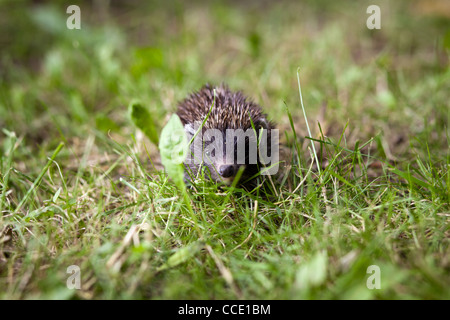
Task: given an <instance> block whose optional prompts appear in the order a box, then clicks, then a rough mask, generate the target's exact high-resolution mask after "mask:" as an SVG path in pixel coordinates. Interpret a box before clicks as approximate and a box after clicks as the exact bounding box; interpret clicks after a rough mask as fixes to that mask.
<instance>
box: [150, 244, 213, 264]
mask: <svg viewBox="0 0 450 320" xmlns="http://www.w3.org/2000/svg"><path fill="white" fill-rule="evenodd" d="M204 245H205V244H204V242H203V241H196V242H194V243H191V244H189V245H187V246H186V247H183V248H181V249H178V250H177V251H176V252H175V253H174V254H173V255H171V256H170V257H169V259H167V261H166V263H164V264H163V265H162V266H161V267H159V268H158V271H162V270H165V269H168V268H173V267H175V266H177V265H179V264H181V263H183V262H186V261H188V260H189V259H190V258H192V257H193V256H194V255H195V254H196V253H197V252H198V251H199V250H200V249H201V248H203V247H204Z"/></svg>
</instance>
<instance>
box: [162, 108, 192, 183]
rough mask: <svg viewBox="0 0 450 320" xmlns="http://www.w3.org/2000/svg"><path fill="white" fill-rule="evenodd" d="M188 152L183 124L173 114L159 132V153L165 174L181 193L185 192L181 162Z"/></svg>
mask: <svg viewBox="0 0 450 320" xmlns="http://www.w3.org/2000/svg"><path fill="white" fill-rule="evenodd" d="M188 150H189V143H188V141H187V137H186V133H185V131H184V127H183V124H182V123H181V120H180V118H179V117H178V116H177V115H176V114H173V115H172V117H171V118H170V120H169V122H168V123H167V124H166V126H165V127H164V128H163V129H162V131H161V137H160V141H159V152H160V154H161V163H162V164H163V166H164V168H165V169H166V172H167V174H168V175H169V177H170V178H172V180H173V181H174V182H175V184H176V185H177V186H178V187H179V188H180V189H181V190H182V191H184V190H185V184H184V181H183V177H184V166H183V162H184V161H185V160H186V157H187V154H188Z"/></svg>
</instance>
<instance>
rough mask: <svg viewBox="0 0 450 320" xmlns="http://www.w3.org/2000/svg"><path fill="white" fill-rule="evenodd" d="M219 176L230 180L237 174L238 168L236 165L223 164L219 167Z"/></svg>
mask: <svg viewBox="0 0 450 320" xmlns="http://www.w3.org/2000/svg"><path fill="white" fill-rule="evenodd" d="M219 174H220V175H221V176H222V177H223V178H230V177H233V176H234V175H235V174H236V168H235V166H234V165H230V164H223V165H221V166H220V167H219Z"/></svg>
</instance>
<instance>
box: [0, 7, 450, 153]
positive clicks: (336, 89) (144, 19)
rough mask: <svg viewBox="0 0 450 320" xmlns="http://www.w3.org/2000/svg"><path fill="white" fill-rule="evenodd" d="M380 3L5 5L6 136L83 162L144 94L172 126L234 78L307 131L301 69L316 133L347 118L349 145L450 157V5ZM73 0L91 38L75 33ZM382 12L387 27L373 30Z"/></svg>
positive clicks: (117, 135)
mask: <svg viewBox="0 0 450 320" xmlns="http://www.w3.org/2000/svg"><path fill="white" fill-rule="evenodd" d="M372 2H373V1H372ZM372 2H371V1H358V2H357V3H355V2H354V1H339V2H336V1H323V0H322V1H189V2H186V1H170V2H167V1H38V0H35V1H31V0H30V1H26V0H20V1H8V0H6V1H5V0H2V1H0V30H1V31H0V48H1V60H0V127H1V128H5V129H7V130H9V131H14V132H16V134H17V135H19V136H21V137H23V139H24V142H23V143H24V144H25V145H26V147H27V148H26V149H23V150H28V152H29V154H33V153H35V152H39V151H40V150H44V151H46V150H48V149H49V148H54V147H55V146H56V145H57V144H58V143H59V142H60V141H61V140H63V141H66V142H69V144H70V145H72V148H73V150H72V151H73V152H75V153H77V152H76V149H77V147H80V148H81V149H82V148H83V146H84V144H85V143H84V142H83V141H84V140H85V139H86V138H87V136H88V135H90V134H93V132H94V134H96V135H97V136H99V135H100V136H102V135H103V136H106V135H107V134H110V135H111V136H113V137H114V139H117V140H118V141H121V142H126V141H129V140H130V135H129V134H130V132H132V131H133V130H134V128H133V126H132V125H131V124H130V121H129V118H128V114H127V106H128V104H129V103H130V101H131V100H132V99H139V100H140V101H142V102H143V103H144V105H145V106H146V107H147V108H148V109H149V110H150V111H151V114H152V116H153V117H154V120H155V125H156V126H157V128H158V130H160V129H161V127H162V126H163V125H164V122H165V119H166V117H167V115H168V114H170V113H172V112H174V110H175V108H176V104H177V102H178V101H179V100H180V99H182V98H183V97H184V96H186V94H188V93H189V92H191V91H193V90H196V89H198V88H200V87H201V86H202V85H203V84H204V83H206V82H210V83H213V84H220V83H222V82H225V83H228V84H229V86H230V87H231V88H232V89H239V90H242V91H244V93H245V94H247V95H248V96H250V97H251V98H252V99H254V100H255V101H257V102H258V103H260V104H261V105H262V106H263V107H264V109H265V110H266V111H267V113H268V114H269V116H270V117H271V118H272V119H274V120H275V121H276V122H278V123H279V125H280V128H281V129H284V128H285V129H288V130H289V129H290V128H289V121H288V117H287V114H286V112H285V108H286V107H288V108H289V110H291V112H292V114H293V117H294V120H295V121H294V123H295V126H296V127H297V130H298V131H299V132H300V133H301V134H300V136H305V135H306V132H305V131H304V120H303V115H302V113H301V112H300V110H301V109H300V104H299V97H298V86H297V75H296V72H297V68H298V67H300V76H301V81H302V86H303V96H304V101H305V106H306V109H307V112H308V116H309V117H310V121H311V122H312V127H313V128H312V130H313V132H314V133H315V134H318V132H319V131H318V126H317V125H315V124H316V123H317V122H319V123H320V124H321V126H322V129H323V130H324V131H325V132H324V133H325V134H326V135H328V136H330V137H333V136H338V137H339V135H340V134H341V133H342V130H343V128H344V127H345V125H346V123H347V122H348V128H347V132H346V134H348V137H349V138H351V137H352V136H353V137H357V138H358V139H368V138H370V137H372V136H376V135H379V137H380V138H379V141H378V142H379V144H381V145H383V146H384V149H385V151H384V153H387V155H386V156H387V157H391V158H397V159H398V158H399V157H400V158H401V157H402V156H404V157H405V158H408V157H409V156H411V155H410V153H408V150H410V147H411V144H410V140H411V138H412V139H413V140H417V141H419V142H413V143H414V144H416V145H419V144H420V142H421V141H422V142H423V141H426V142H427V143H428V145H429V146H430V147H431V148H433V150H436V152H437V153H439V152H440V151H441V150H444V151H445V149H446V148H445V146H446V134H447V133H446V128H448V126H447V124H448V121H449V113H448V92H449V89H450V87H449V69H448V65H449V59H448V50H449V48H450V32H449V26H450V20H449V18H450V2H449V1H445V0H443V1H439V0H433V1H395V2H392V1H377V3H372ZM72 4H76V5H78V6H79V7H80V10H81V29H80V30H76V29H73V30H69V29H68V28H67V27H66V21H67V19H68V18H69V17H70V14H68V13H66V10H67V7H68V6H69V5H72ZM371 4H376V5H378V6H379V7H380V9H381V29H380V30H376V29H375V30H369V29H368V28H367V27H366V21H367V19H368V18H369V16H370V14H368V13H366V10H367V7H368V6H369V5H371ZM3 138H4V134H2V135H1V137H0V139H3ZM419 149H420V148H419ZM420 150H425V149H420ZM44 153H45V152H44ZM44 153H42V155H43V154H44Z"/></svg>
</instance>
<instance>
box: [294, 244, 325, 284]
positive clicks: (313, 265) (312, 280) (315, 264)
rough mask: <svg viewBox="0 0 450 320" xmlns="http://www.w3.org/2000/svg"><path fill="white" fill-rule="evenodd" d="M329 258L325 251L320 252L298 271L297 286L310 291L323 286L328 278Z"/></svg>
mask: <svg viewBox="0 0 450 320" xmlns="http://www.w3.org/2000/svg"><path fill="white" fill-rule="evenodd" d="M327 264H328V257H327V253H326V252H325V251H321V252H318V253H316V254H315V255H314V257H312V259H311V260H310V261H308V262H306V263H305V264H303V265H302V266H301V267H300V269H298V271H297V274H296V277H295V286H296V287H297V288H299V289H308V288H311V287H314V286H318V285H320V284H322V283H323V282H324V281H325V279H326V277H327Z"/></svg>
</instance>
